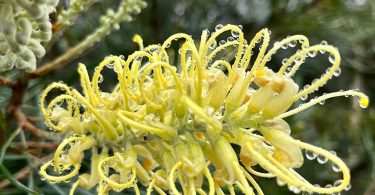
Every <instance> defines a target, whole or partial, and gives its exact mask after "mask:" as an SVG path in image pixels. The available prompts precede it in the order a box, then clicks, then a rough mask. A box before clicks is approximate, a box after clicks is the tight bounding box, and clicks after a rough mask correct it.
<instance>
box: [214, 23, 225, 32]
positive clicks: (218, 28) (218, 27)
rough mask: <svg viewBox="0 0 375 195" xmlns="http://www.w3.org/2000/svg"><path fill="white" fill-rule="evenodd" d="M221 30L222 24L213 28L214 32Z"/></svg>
mask: <svg viewBox="0 0 375 195" xmlns="http://www.w3.org/2000/svg"><path fill="white" fill-rule="evenodd" d="M222 28H223V25H222V24H218V25H216V26H215V31H218V30H220V29H222Z"/></svg>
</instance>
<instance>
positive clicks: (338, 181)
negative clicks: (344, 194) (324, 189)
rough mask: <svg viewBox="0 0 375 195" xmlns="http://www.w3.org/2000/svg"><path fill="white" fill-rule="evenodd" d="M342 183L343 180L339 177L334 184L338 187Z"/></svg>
mask: <svg viewBox="0 0 375 195" xmlns="http://www.w3.org/2000/svg"><path fill="white" fill-rule="evenodd" d="M341 184H342V180H341V179H339V180H337V181H335V182H334V183H333V186H335V187H338V186H340V185H341Z"/></svg>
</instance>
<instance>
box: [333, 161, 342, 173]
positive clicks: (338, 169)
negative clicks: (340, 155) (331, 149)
mask: <svg viewBox="0 0 375 195" xmlns="http://www.w3.org/2000/svg"><path fill="white" fill-rule="evenodd" d="M332 170H333V171H334V172H336V173H338V172H341V169H340V167H339V166H337V165H336V164H334V163H333V164H332Z"/></svg>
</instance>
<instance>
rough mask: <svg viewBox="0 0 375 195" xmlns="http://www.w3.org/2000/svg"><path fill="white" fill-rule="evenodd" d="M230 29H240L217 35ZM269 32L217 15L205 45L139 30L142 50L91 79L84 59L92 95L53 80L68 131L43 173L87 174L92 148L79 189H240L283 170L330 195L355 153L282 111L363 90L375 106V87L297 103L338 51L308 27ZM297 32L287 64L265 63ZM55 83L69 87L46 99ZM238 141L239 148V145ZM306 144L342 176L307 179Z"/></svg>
mask: <svg viewBox="0 0 375 195" xmlns="http://www.w3.org/2000/svg"><path fill="white" fill-rule="evenodd" d="M226 33H231V35H232V36H230V37H229V38H228V39H227V41H224V42H223V41H220V42H219V44H218V41H217V39H219V38H220V37H222V36H224V35H225V34H226ZM269 35H270V33H269V31H268V30H267V29H263V30H261V31H260V32H258V33H257V34H256V35H255V37H254V38H253V39H252V40H251V41H250V42H247V41H246V40H245V39H244V35H243V32H242V31H241V28H240V27H239V26H235V25H225V26H223V25H218V26H217V27H216V31H215V32H213V33H211V35H210V33H209V32H208V31H207V30H204V31H203V33H202V36H201V40H200V42H199V44H196V43H195V42H194V40H193V39H192V38H191V37H190V36H189V35H186V34H182V33H178V34H175V35H172V36H171V37H169V38H168V39H167V40H166V41H165V42H164V43H163V44H162V45H150V46H148V47H144V46H143V42H142V39H141V37H140V36H138V35H136V36H135V37H134V39H133V40H134V41H135V42H136V43H138V44H139V47H140V51H136V52H134V53H133V54H131V55H129V56H128V58H127V59H126V60H125V59H124V58H123V57H122V56H120V57H117V56H109V57H107V58H105V59H104V60H103V61H102V62H101V63H100V64H99V66H98V67H96V69H95V72H94V74H93V76H92V79H91V80H90V78H89V75H88V73H87V70H86V67H85V66H84V65H83V64H79V66H78V72H79V74H80V81H81V86H82V94H81V93H79V92H78V91H77V90H76V89H73V88H70V87H68V86H67V85H65V84H63V83H53V84H51V85H50V86H48V87H47V88H46V89H45V90H44V92H43V93H42V95H41V98H40V106H41V110H42V112H43V114H44V115H45V121H46V124H47V125H48V126H49V127H50V128H51V129H53V130H55V131H59V132H62V133H65V134H66V135H67V138H66V139H65V140H64V141H63V142H62V143H61V144H60V146H59V147H58V148H57V150H56V152H55V154H54V157H53V159H52V160H51V161H49V162H47V163H46V164H45V165H43V166H42V167H41V171H40V174H41V175H42V177H44V178H46V179H47V180H49V181H52V182H61V181H68V180H70V179H72V178H73V177H74V176H76V175H78V174H79V169H80V167H81V163H82V161H83V159H84V153H85V151H86V150H91V155H90V157H91V161H90V163H91V170H90V173H83V174H81V175H80V176H78V179H77V180H76V181H75V183H74V185H73V187H72V189H71V194H73V193H74V191H75V190H76V188H77V187H82V188H85V189H90V188H92V187H94V186H97V190H98V193H99V194H107V193H108V192H109V191H110V190H115V191H121V190H124V189H128V188H133V189H134V192H135V193H136V194H140V191H139V188H138V185H139V184H141V185H143V186H145V187H147V194H151V192H152V191H154V190H155V191H156V192H157V193H159V194H166V193H173V194H181V193H183V194H196V193H199V194H206V193H208V194H215V193H216V194H224V192H226V190H228V191H229V193H231V194H234V193H235V190H234V187H235V186H236V187H238V189H239V190H240V191H242V192H243V193H245V194H263V192H262V189H261V187H260V186H259V185H258V183H257V182H256V180H255V178H254V176H256V177H265V178H273V177H275V178H276V179H277V181H278V183H284V184H286V185H288V187H289V189H290V190H291V191H293V192H296V193H298V192H301V191H304V192H307V193H313V192H315V193H320V194H332V193H339V192H341V191H343V190H344V189H346V188H348V186H349V185H350V172H349V169H348V167H347V166H346V165H345V163H344V162H343V161H342V160H341V159H340V158H338V157H337V156H336V155H334V154H333V153H331V152H329V151H326V150H324V149H322V148H320V147H316V146H313V145H310V144H308V143H304V142H302V141H300V140H296V139H294V138H293V137H292V136H291V135H290V134H291V129H290V127H289V125H288V123H287V122H285V120H284V118H285V117H288V116H291V115H293V114H296V113H299V112H301V111H303V110H305V109H307V108H309V107H311V106H313V105H315V104H318V103H319V102H321V101H324V100H326V99H330V98H333V97H338V96H349V95H351V96H356V97H359V105H360V106H361V107H367V106H368V103H369V100H368V97H367V96H366V95H364V94H363V93H361V92H358V91H355V90H348V91H339V92H334V93H329V94H325V95H322V96H320V97H318V98H315V99H311V100H310V101H309V102H308V103H305V104H302V105H301V106H299V107H297V108H293V109H290V107H291V105H292V104H293V103H294V102H296V101H298V100H299V99H300V98H302V99H306V98H307V97H306V96H308V95H309V94H311V93H313V92H314V91H316V90H317V89H318V88H320V87H322V86H323V85H324V84H325V83H326V82H327V81H328V80H329V79H331V78H332V77H333V76H335V75H337V74H338V73H337V72H338V71H339V70H340V69H339V65H340V55H339V52H338V51H337V49H336V48H334V47H333V46H330V45H327V44H318V45H313V46H310V45H309V41H308V39H307V38H306V37H304V36H302V35H295V36H290V37H288V38H286V39H283V40H282V41H280V42H276V43H275V44H274V46H273V47H272V48H271V49H269V50H267V47H268V45H269V41H270V37H269ZM178 39H182V41H181V42H180V43H181V47H180V49H179V52H178V53H179V54H178V56H177V58H176V57H174V59H178V66H177V67H175V66H173V65H171V64H173V63H171V62H170V56H169V54H168V53H167V51H166V50H167V48H168V47H170V45H171V43H172V42H173V41H175V40H178ZM298 42H299V43H300V46H301V48H300V49H299V50H297V52H296V53H295V54H293V55H292V56H291V57H289V58H288V59H286V60H284V61H283V62H282V65H281V67H280V68H279V70H278V71H276V72H274V71H273V70H271V69H269V68H267V67H266V64H267V62H268V61H269V60H270V59H271V58H272V56H273V55H274V54H275V53H276V52H277V51H278V50H279V49H285V48H287V47H288V46H289V47H295V46H296V45H297V43H298ZM257 45H260V46H259V48H260V50H259V51H257V52H256V53H257V55H256V56H255V55H253V53H254V52H253V50H254V48H256V46H257ZM224 50H226V51H234V53H235V55H234V57H233V58H232V59H231V60H223V59H216V57H215V56H216V55H217V54H218V53H219V52H222V51H224ZM322 53H326V54H329V56H330V59H329V61H330V62H331V64H332V65H331V67H330V68H329V69H328V70H327V71H326V73H324V74H323V75H322V76H321V77H320V78H318V79H316V80H314V81H313V82H312V83H311V84H310V85H308V86H306V87H304V88H303V89H299V86H298V85H297V84H296V83H295V82H294V81H293V79H292V77H293V75H294V74H295V72H296V71H297V70H298V68H299V67H300V66H301V65H302V64H304V62H305V60H306V59H307V58H309V57H314V56H315V55H317V54H322ZM252 58H255V59H252ZM104 68H109V69H112V70H113V71H114V72H115V73H116V76H117V79H118V85H117V86H116V87H115V88H114V90H113V91H112V92H104V91H101V90H100V88H99V84H100V83H101V82H102V81H103V79H104V78H103V75H102V73H101V72H102V70H103V69H104ZM56 89H59V90H61V91H62V94H61V95H58V96H57V97H55V98H53V99H52V100H51V101H50V102H49V103H46V97H47V95H48V94H49V93H50V92H51V91H52V90H56ZM234 145H237V146H239V147H240V151H239V154H238V155H237V154H236V152H235V150H234V148H233V146H234ZM303 150H305V151H306V153H307V154H308V155H309V159H312V158H317V156H318V159H319V161H320V162H321V163H323V162H327V161H330V162H332V163H333V165H334V167H335V171H336V172H341V173H342V179H341V180H338V181H336V182H335V183H334V184H333V185H332V184H330V186H326V187H320V186H319V185H313V184H311V183H309V182H308V181H307V180H306V179H304V178H303V177H302V176H301V175H300V174H298V173H297V172H296V171H295V169H296V168H299V167H301V166H302V165H303V163H304V157H303ZM86 154H87V153H86ZM51 166H52V167H53V169H48V167H51ZM255 166H259V167H261V168H263V169H264V171H263V172H259V171H257V170H256V169H255ZM259 167H258V168H259ZM203 183H207V184H208V185H203Z"/></svg>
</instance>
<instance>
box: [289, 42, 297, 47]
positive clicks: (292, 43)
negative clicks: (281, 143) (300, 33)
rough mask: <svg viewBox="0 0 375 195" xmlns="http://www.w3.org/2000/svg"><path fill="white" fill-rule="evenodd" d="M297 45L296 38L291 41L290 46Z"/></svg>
mask: <svg viewBox="0 0 375 195" xmlns="http://www.w3.org/2000/svg"><path fill="white" fill-rule="evenodd" d="M296 45H297V41H296V40H292V41H290V42H289V46H290V47H295V46H296Z"/></svg>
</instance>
